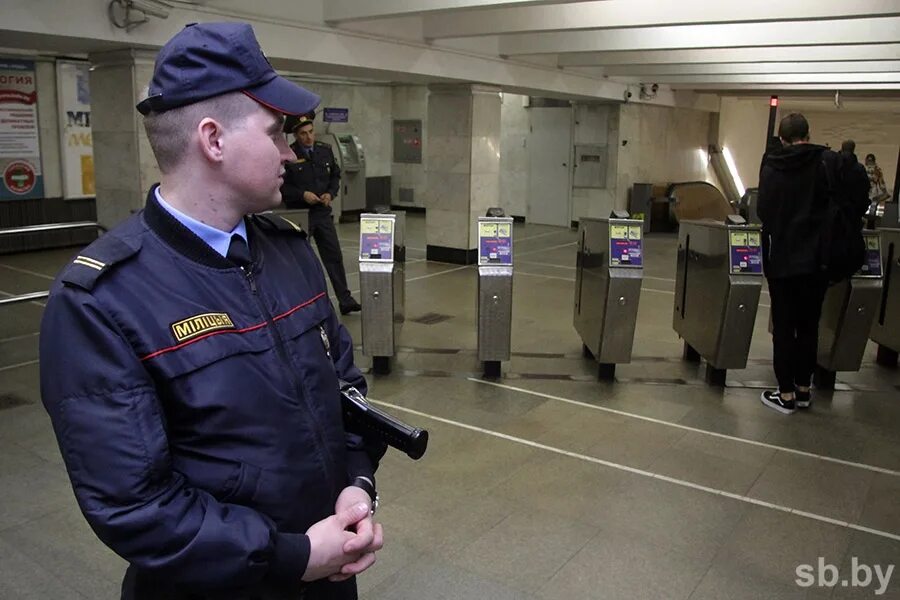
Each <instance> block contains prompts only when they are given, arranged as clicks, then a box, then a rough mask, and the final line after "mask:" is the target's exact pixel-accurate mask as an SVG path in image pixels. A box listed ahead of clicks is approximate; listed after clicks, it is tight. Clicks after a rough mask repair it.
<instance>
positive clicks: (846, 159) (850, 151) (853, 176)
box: [825, 140, 869, 219]
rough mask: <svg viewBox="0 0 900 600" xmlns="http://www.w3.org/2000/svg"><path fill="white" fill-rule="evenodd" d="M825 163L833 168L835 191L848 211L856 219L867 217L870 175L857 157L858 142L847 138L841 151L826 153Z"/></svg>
mask: <svg viewBox="0 0 900 600" xmlns="http://www.w3.org/2000/svg"><path fill="white" fill-rule="evenodd" d="M825 163H826V164H827V165H829V166H830V168H831V169H832V173H833V175H832V181H833V183H834V188H835V193H836V194H837V196H838V199H839V200H840V201H841V202H842V203H844V205H845V206H846V208H847V213H848V214H850V215H852V216H853V217H854V218H856V219H862V218H863V217H865V215H866V212H867V211H868V209H869V175H868V174H867V173H866V168H865V167H864V166H863V165H862V164H861V163H860V162H859V160H858V159H857V158H856V142H854V141H853V140H846V141H844V142H843V143H842V144H841V151H840V152H837V153H836V152H828V153H826V155H825Z"/></svg>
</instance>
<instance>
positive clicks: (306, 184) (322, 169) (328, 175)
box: [281, 115, 362, 315]
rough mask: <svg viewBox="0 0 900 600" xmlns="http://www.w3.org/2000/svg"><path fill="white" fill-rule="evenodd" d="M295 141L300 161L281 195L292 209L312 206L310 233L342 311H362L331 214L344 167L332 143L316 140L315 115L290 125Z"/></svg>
mask: <svg viewBox="0 0 900 600" xmlns="http://www.w3.org/2000/svg"><path fill="white" fill-rule="evenodd" d="M290 129H291V130H292V133H293V134H294V138H295V142H294V143H293V144H291V150H293V151H294V154H296V155H297V160H296V161H294V162H292V163H289V164H288V165H287V167H286V172H285V176H284V185H283V186H282V187H281V197H282V200H283V201H284V204H285V206H287V207H288V208H308V209H309V234H310V235H311V236H312V237H313V239H315V240H316V247H318V249H319V255H320V256H321V257H322V264H323V265H324V266H325V271H327V272H328V278H329V279H330V280H331V287H332V288H334V294H335V296H337V299H338V305H339V306H340V310H341V314H343V315H346V314H349V313H351V312H357V311H359V310H362V307H361V306H360V305H359V302H357V301H356V300H355V299H354V298H353V296H352V295H351V294H350V289H349V287H348V286H347V273H346V271H345V270H344V256H343V254H342V253H341V243H340V241H339V240H338V236H337V231H336V230H335V228H334V220H333V218H332V216H331V203H332V201H333V200H334V197H335V196H337V195H338V192H339V190H340V187H341V168H340V167H339V166H338V164H337V161H336V160H334V153H333V152H332V150H331V146H330V145H328V144H326V143H325V142H319V141H316V132H315V128H314V126H313V120H312V116H311V115H303V116H301V117H300V118H299V119H297V120H296V122H295V123H292V126H290Z"/></svg>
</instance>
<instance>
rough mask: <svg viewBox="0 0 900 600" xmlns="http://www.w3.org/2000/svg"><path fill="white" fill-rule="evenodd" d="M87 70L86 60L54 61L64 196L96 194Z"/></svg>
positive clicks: (68, 197) (73, 196)
mask: <svg viewBox="0 0 900 600" xmlns="http://www.w3.org/2000/svg"><path fill="white" fill-rule="evenodd" d="M89 69H90V66H89V65H88V63H86V62H74V61H58V62H57V63H56V82H57V90H58V91H57V98H58V99H59V126H60V135H59V138H60V143H61V145H62V148H61V152H60V156H61V157H62V164H63V196H64V197H65V198H67V199H70V198H87V197H92V196H94V195H95V194H96V192H95V189H94V146H93V139H92V136H91V89H90V84H89Z"/></svg>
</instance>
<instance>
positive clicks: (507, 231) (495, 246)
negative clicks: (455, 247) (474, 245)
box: [478, 222, 512, 265]
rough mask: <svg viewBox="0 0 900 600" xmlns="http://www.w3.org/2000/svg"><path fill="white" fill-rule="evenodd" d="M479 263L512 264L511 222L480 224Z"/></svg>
mask: <svg viewBox="0 0 900 600" xmlns="http://www.w3.org/2000/svg"><path fill="white" fill-rule="evenodd" d="M478 264H480V265H511V264H512V226H511V225H510V224H509V223H488V222H481V223H479V224H478Z"/></svg>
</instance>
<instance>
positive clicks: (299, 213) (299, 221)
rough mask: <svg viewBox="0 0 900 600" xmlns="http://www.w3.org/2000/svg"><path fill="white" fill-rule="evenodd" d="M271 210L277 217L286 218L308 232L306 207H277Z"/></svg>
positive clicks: (307, 210) (307, 211)
mask: <svg viewBox="0 0 900 600" xmlns="http://www.w3.org/2000/svg"><path fill="white" fill-rule="evenodd" d="M273 212H274V213H275V214H276V215H278V216H279V217H282V218H284V219H287V220H288V221H290V222H291V223H293V224H294V225H296V226H297V227H299V228H300V229H302V230H303V231H305V232H307V233H309V209H308V208H279V209H277V210H275V211H273Z"/></svg>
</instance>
